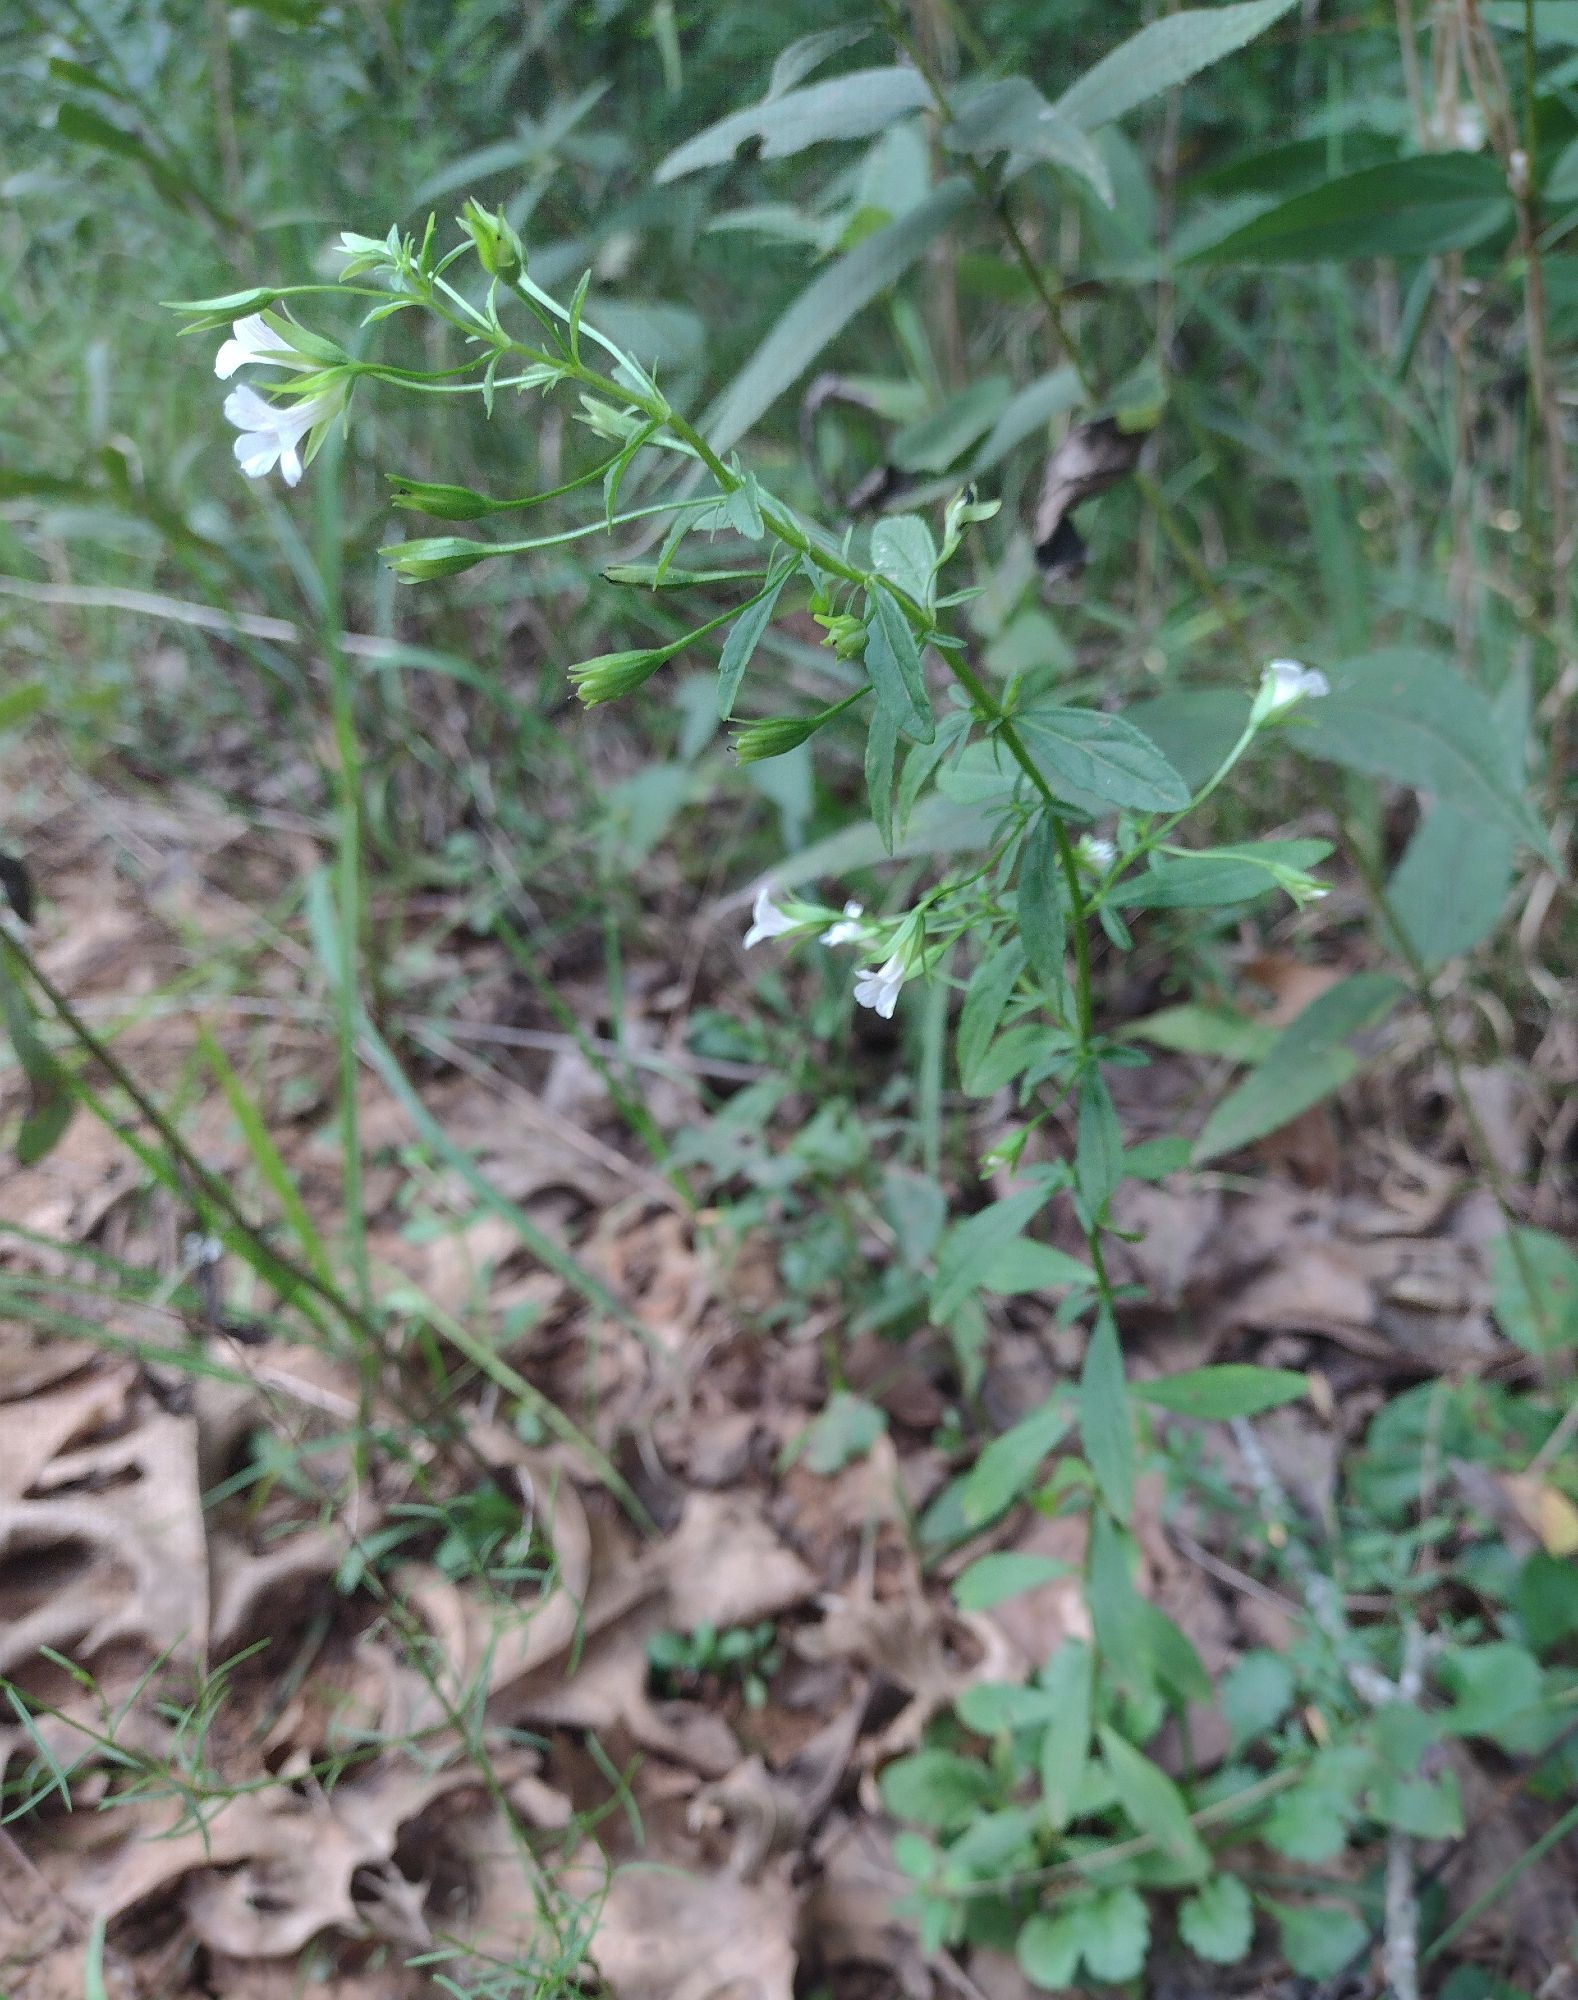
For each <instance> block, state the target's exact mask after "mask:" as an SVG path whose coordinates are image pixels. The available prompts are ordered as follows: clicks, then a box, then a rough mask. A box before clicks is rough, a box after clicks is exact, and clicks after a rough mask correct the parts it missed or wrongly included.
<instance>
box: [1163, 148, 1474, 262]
mask: <svg viewBox="0 0 1578 2000" xmlns="http://www.w3.org/2000/svg"><path fill="white" fill-rule="evenodd" d="M1512 223H1513V207H1512V201H1511V199H1510V197H1509V196H1508V193H1507V183H1506V178H1505V176H1504V174H1503V172H1502V169H1501V166H1500V163H1499V162H1498V161H1497V160H1495V159H1494V158H1493V157H1492V156H1491V155H1490V154H1488V153H1418V154H1415V155H1414V156H1413V157H1412V158H1410V159H1405V160H1386V161H1383V162H1382V163H1381V164H1380V165H1378V166H1372V167H1361V168H1359V170H1358V171H1357V172H1356V173H1351V174H1339V175H1338V176H1337V177H1336V178H1335V179H1332V180H1328V181H1325V182H1324V183H1322V185H1321V186H1319V187H1313V188H1306V189H1304V190H1303V191H1301V192H1300V193H1298V194H1295V195H1291V196H1289V198H1288V199H1287V200H1286V201H1281V202H1278V203H1276V204H1275V206H1273V207H1271V208H1269V209H1265V210H1263V211H1262V212H1261V213H1260V214H1259V215H1256V216H1253V217H1251V219H1250V220H1249V221H1248V222H1245V223H1241V224H1240V225H1239V227H1238V228H1236V229H1233V230H1230V231H1229V233H1228V234H1227V235H1226V236H1223V237H1220V238H1218V240H1217V241H1216V242H1214V243H1210V244H1207V245H1206V246H1205V247H1203V248H1202V249H1200V250H1198V251H1197V252H1196V253H1195V254H1194V256H1193V257H1192V258H1190V259H1189V260H1188V261H1189V262H1191V263H1196V264H1200V263H1208V264H1310V263H1316V262H1319V261H1321V260H1323V259H1331V260H1337V261H1340V262H1343V263H1351V262H1353V261H1354V260H1355V259H1357V258H1361V257H1410V258H1411V257H1433V256H1439V255H1441V254H1442V253H1444V252H1446V251H1448V250H1470V249H1472V248H1473V247H1474V246H1475V245H1476V244H1479V243H1483V242H1485V241H1486V239H1487V238H1489V237H1491V236H1494V235H1496V234H1497V233H1498V232H1500V231H1505V230H1510V228H1511V227H1512Z"/></svg>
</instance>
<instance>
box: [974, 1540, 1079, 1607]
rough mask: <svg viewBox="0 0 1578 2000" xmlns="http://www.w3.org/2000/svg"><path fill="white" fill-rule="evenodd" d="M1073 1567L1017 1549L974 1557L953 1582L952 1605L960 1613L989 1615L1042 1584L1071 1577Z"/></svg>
mask: <svg viewBox="0 0 1578 2000" xmlns="http://www.w3.org/2000/svg"><path fill="white" fill-rule="evenodd" d="M1072 1574H1073V1565H1072V1564H1071V1563H1066V1562H1059V1561H1058V1559H1057V1557H1056V1556H1038V1555H1031V1554H1028V1553H1022V1552H1021V1551H1019V1550H1018V1549H1005V1550H1002V1551H1000V1552H999V1553H998V1554H995V1555H989V1556H978V1557H977V1558H976V1560H975V1561H974V1562H973V1563H971V1564H970V1566H969V1568H968V1569H966V1570H963V1571H961V1572H960V1574H959V1575H958V1577H956V1578H955V1580H954V1586H953V1601H954V1603H955V1604H957V1605H958V1607H959V1609H960V1610H961V1611H990V1610H991V1609H992V1607H993V1605H994V1604H1003V1603H1006V1602H1007V1600H1008V1599H1009V1598H1011V1597H1022V1596H1023V1595H1024V1593H1025V1592H1026V1591H1027V1590H1039V1589H1040V1588H1041V1586H1042V1584H1044V1583H1056V1582H1057V1581H1058V1579H1059V1578H1060V1577H1065V1576H1072Z"/></svg>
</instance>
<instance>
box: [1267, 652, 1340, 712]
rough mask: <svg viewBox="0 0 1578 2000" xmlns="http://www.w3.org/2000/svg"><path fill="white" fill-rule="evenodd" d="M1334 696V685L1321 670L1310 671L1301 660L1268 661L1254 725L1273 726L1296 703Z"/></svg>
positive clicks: (1310, 668) (1311, 669)
mask: <svg viewBox="0 0 1578 2000" xmlns="http://www.w3.org/2000/svg"><path fill="white" fill-rule="evenodd" d="M1330 693H1331V684H1330V682H1329V681H1328V680H1327V679H1326V676H1325V675H1324V674H1323V673H1321V672H1320V671H1319V669H1318V668H1315V667H1306V666H1305V665H1304V664H1303V662H1302V661H1300V660H1268V661H1267V662H1266V670H1265V672H1264V673H1263V674H1262V675H1261V676H1260V692H1259V693H1258V694H1257V695H1256V696H1255V706H1254V708H1253V710H1252V711H1251V713H1250V721H1251V722H1252V723H1260V722H1270V721H1272V720H1274V719H1275V718H1276V717H1277V716H1279V715H1283V714H1285V713H1286V712H1287V710H1288V709H1290V708H1292V707H1293V706H1294V704H1295V703H1296V702H1301V701H1306V700H1310V701H1313V700H1317V699H1319V697H1320V696H1321V695H1323V694H1330Z"/></svg>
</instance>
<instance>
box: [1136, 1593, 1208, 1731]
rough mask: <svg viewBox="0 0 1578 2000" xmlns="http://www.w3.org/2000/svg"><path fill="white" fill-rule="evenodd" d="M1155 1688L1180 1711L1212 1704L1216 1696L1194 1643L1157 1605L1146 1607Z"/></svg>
mask: <svg viewBox="0 0 1578 2000" xmlns="http://www.w3.org/2000/svg"><path fill="white" fill-rule="evenodd" d="M1145 1623H1146V1629H1147V1631H1148V1633H1149V1637H1150V1648H1151V1658H1152V1660H1153V1662H1154V1665H1155V1670H1156V1685H1157V1686H1158V1687H1159V1688H1160V1689H1161V1690H1162V1692H1163V1693H1164V1694H1166V1695H1168V1696H1170V1697H1171V1699H1172V1701H1173V1704H1174V1706H1175V1707H1178V1708H1186V1707H1187V1706H1188V1705H1189V1703H1190V1702H1192V1701H1199V1702H1206V1703H1209V1702H1210V1701H1211V1700H1212V1698H1213V1697H1214V1695H1215V1693H1216V1689H1215V1688H1214V1687H1213V1685H1212V1682H1211V1676H1210V1675H1209V1674H1208V1673H1207V1672H1206V1670H1205V1662H1204V1661H1203V1660H1202V1659H1201V1658H1200V1654H1199V1650H1198V1648H1197V1647H1196V1646H1195V1643H1194V1641H1193V1640H1192V1639H1191V1638H1190V1637H1189V1635H1188V1634H1187V1633H1186V1632H1185V1631H1184V1630H1183V1628H1182V1626H1180V1625H1178V1624H1177V1623H1176V1622H1175V1621H1174V1620H1173V1619H1171V1618H1169V1617H1168V1616H1167V1613H1166V1612H1165V1611H1163V1610H1161V1609H1160V1608H1159V1607H1158V1606H1157V1605H1154V1604H1150V1603H1146V1604H1145Z"/></svg>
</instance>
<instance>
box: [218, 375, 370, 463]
mask: <svg viewBox="0 0 1578 2000" xmlns="http://www.w3.org/2000/svg"><path fill="white" fill-rule="evenodd" d="M341 401H342V398H341V397H340V396H338V395H336V394H335V392H334V391H333V390H332V389H326V390H324V391H323V393H322V394H321V395H317V396H310V397H308V398H307V400H306V401H305V402H296V403H271V402H270V401H269V400H268V398H267V397H266V396H260V395H259V394H258V392H257V390H256V389H252V388H249V387H248V386H247V385H246V384H245V383H242V385H241V386H240V388H238V389H232V390H231V392H230V394H229V395H228V396H227V397H226V398H225V415H226V417H227V418H228V419H229V420H230V422H231V423H233V424H234V425H235V427H236V429H237V430H238V431H240V433H241V435H240V437H238V438H237V439H236V442H235V453H236V462H237V464H238V465H239V466H240V467H241V470H242V471H243V472H244V473H245V474H246V476H247V477H248V479H262V478H263V477H264V475H265V474H266V473H270V472H272V471H273V470H274V467H275V466H276V465H277V466H278V467H279V469H280V472H281V474H282V475H283V476H284V480H285V484H286V485H287V486H294V485H296V483H297V482H298V481H299V480H300V478H301V471H302V459H301V441H302V439H303V438H304V437H305V436H306V435H307V433H308V432H309V431H310V430H312V429H314V428H315V427H316V426H317V425H318V424H322V423H327V422H328V420H329V418H330V417H332V416H333V415H334V413H335V411H336V410H337V409H338V408H339V407H340V403H341Z"/></svg>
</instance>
